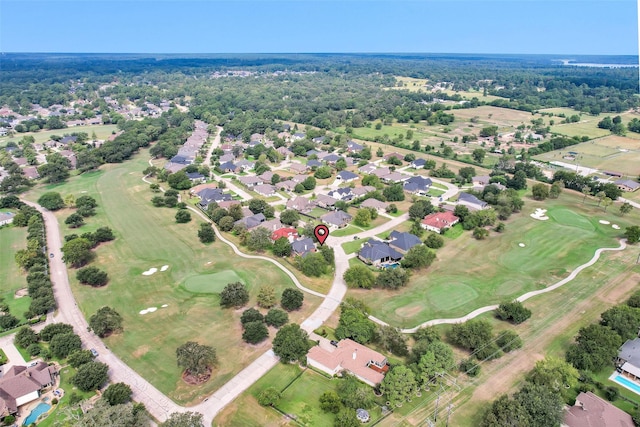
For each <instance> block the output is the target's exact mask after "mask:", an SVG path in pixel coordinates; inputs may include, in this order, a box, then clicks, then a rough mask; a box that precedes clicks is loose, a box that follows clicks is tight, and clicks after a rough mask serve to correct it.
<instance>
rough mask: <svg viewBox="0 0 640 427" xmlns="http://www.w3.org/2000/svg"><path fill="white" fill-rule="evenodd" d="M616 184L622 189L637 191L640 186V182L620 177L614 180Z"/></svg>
mask: <svg viewBox="0 0 640 427" xmlns="http://www.w3.org/2000/svg"><path fill="white" fill-rule="evenodd" d="M614 184H615V185H617V186H618V188H619V189H620V190H622V191H636V190H637V189H638V188H640V183H637V182H635V181H632V180H630V179H619V180H617V181H616V182H614Z"/></svg>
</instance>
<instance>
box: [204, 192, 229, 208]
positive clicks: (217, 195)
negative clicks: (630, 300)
mask: <svg viewBox="0 0 640 427" xmlns="http://www.w3.org/2000/svg"><path fill="white" fill-rule="evenodd" d="M196 194H197V195H198V197H200V206H202V207H203V208H206V207H207V206H209V203H211V202H216V203H220V202H226V201H230V200H231V194H229V193H224V192H223V191H222V190H221V189H219V188H205V189H203V190H200V191H198V192H197V193H196Z"/></svg>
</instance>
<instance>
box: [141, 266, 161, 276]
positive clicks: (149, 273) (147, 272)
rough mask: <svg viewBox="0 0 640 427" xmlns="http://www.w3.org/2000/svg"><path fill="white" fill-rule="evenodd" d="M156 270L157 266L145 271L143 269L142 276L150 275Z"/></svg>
mask: <svg viewBox="0 0 640 427" xmlns="http://www.w3.org/2000/svg"><path fill="white" fill-rule="evenodd" d="M156 271H158V269H157V268H150V269H148V270H147V271H143V272H142V275H143V276H151V275H152V274H153V273H155V272H156Z"/></svg>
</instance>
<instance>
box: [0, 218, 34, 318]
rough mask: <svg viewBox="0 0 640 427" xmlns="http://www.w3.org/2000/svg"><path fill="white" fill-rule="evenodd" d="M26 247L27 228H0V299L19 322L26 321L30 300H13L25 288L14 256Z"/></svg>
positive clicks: (21, 272)
mask: <svg viewBox="0 0 640 427" xmlns="http://www.w3.org/2000/svg"><path fill="white" fill-rule="evenodd" d="M26 247H27V228H26V227H21V228H20V227H14V226H13V225H10V226H5V227H2V228H0V297H2V299H3V301H4V302H5V303H6V304H7V305H9V311H10V312H11V314H12V315H14V316H15V317H17V318H18V319H19V320H26V319H25V317H24V313H25V311H27V310H28V309H29V304H30V303H31V298H30V297H28V296H24V297H21V298H15V292H16V291H17V290H18V289H21V288H25V287H26V286H27V280H26V274H25V273H24V272H23V271H22V270H21V269H20V267H18V264H16V260H15V255H16V252H17V251H18V250H20V249H25V248H26Z"/></svg>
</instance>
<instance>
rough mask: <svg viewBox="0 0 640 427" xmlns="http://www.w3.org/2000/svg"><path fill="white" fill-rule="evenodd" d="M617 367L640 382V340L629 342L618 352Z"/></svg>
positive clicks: (625, 374)
mask: <svg viewBox="0 0 640 427" xmlns="http://www.w3.org/2000/svg"><path fill="white" fill-rule="evenodd" d="M616 367H617V368H618V369H620V370H621V372H622V374H623V375H624V376H626V377H629V378H631V379H633V380H636V381H638V380H640V338H635V339H632V340H627V341H626V342H625V343H624V344H622V346H621V347H620V349H619V350H618V357H617V358H616Z"/></svg>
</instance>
